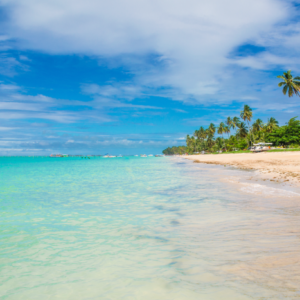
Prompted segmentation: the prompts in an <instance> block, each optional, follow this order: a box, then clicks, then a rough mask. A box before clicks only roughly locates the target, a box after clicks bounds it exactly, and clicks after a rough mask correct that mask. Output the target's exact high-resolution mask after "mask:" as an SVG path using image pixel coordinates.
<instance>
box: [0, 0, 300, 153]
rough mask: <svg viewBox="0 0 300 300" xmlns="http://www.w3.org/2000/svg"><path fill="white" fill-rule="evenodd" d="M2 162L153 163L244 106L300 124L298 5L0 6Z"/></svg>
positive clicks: (126, 1) (251, 1)
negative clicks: (44, 158)
mask: <svg viewBox="0 0 300 300" xmlns="http://www.w3.org/2000/svg"><path fill="white" fill-rule="evenodd" d="M0 25H1V26H0V155H49V154H51V153H64V154H65V153H66V154H105V153H111V154H141V153H146V154H150V153H152V154H156V153H161V151H162V150H163V149H165V148H166V147H168V146H179V145H184V144H185V137H186V135H187V134H190V135H191V134H193V132H194V131H195V129H198V128H199V127H200V126H204V127H207V126H208V125H209V124H210V123H211V122H213V123H214V124H216V125H218V124H219V123H220V122H222V121H225V119H226V118H227V117H228V116H231V117H234V116H239V114H240V111H241V109H242V107H243V105H244V104H248V105H249V106H250V107H251V108H252V109H253V115H254V119H257V118H261V119H262V120H263V121H264V122H266V121H267V119H268V118H269V117H275V118H276V119H277V120H278V121H279V122H280V124H281V125H284V124H285V123H286V122H287V121H288V120H289V119H290V118H292V117H295V116H298V115H299V117H300V98H299V97H296V96H294V97H291V98H289V97H287V96H284V95H283V94H282V91H281V89H280V88H279V87H278V86H277V84H278V82H279V80H278V79H277V78H276V76H277V75H280V74H282V73H283V72H285V71H287V70H289V69H291V70H292V74H293V75H294V76H297V75H300V55H299V54H300V53H299V52H300V50H299V49H300V1H299V0H298V1H290V0H284V1H283V0H210V1H204V0H172V1H171V0H110V1H103V0H84V1H82V0H26V1H23V0H0Z"/></svg>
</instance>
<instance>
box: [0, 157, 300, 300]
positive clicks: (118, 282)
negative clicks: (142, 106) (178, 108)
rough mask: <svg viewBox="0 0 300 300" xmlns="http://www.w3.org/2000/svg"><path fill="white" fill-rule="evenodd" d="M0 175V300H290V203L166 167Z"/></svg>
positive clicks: (82, 162)
mask: <svg viewBox="0 0 300 300" xmlns="http://www.w3.org/2000/svg"><path fill="white" fill-rule="evenodd" d="M0 166H1V169H0V208H1V211H0V226H1V227H0V298H1V299H30V300H33V299H45V300H46V299H72V300H77V299H78V300H79V299H80V300H81V299H105V300H106V299H143V300H150V299H151V300H160V299H161V300H162V299H164V300H168V299H170V300H181V299H192V300H193V299H197V300H198V299H200V300H202V299H205V300H207V299H225V300H226V299H239V300H240V299H241V300H243V299H298V298H299V297H300V293H299V290H300V288H299V283H300V273H299V269H300V268H299V254H298V252H299V246H300V243H299V230H298V228H300V227H299V225H300V224H299V219H300V218H299V215H300V212H299V209H298V203H297V201H298V200H299V197H298V195H296V196H295V194H293V193H291V194H289V193H288V192H286V191H284V190H281V189H280V188H278V187H273V191H275V193H273V194H274V196H272V197H270V196H269V195H268V196H265V194H264V193H263V192H262V191H263V190H264V188H265V189H267V188H268V187H264V186H262V185H259V186H258V185H257V184H256V185H254V184H253V185H251V184H247V183H245V184H244V185H243V186H242V187H241V186H240V185H237V184H235V183H232V182H231V183H230V182H225V181H224V180H223V179H224V178H227V177H230V176H231V178H236V177H239V178H242V176H244V175H242V174H244V173H241V172H240V173H239V172H237V171H234V170H227V171H224V170H223V169H221V168H211V167H210V166H201V165H196V164H193V163H191V162H188V161H184V160H174V159H170V158H155V157H153V158H151V157H148V158H140V157H130V158H128V157H123V158H91V159H80V158H37V157H34V158H33V157H23V158H21V157H18V158H13V157H2V158H0ZM224 172H225V173H224ZM258 188H259V189H260V196H259V197H257V189H258ZM247 189H248V190H247ZM254 190H255V191H256V193H253V191H254ZM251 191H252V192H251ZM280 192H282V193H283V194H282V195H285V196H284V198H285V202H284V204H282V203H281V199H282V196H280ZM278 195H279V196H280V197H278Z"/></svg>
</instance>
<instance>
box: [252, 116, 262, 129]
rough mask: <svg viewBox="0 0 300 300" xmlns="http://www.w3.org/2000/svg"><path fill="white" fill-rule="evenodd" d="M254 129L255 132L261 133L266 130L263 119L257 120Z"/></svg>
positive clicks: (253, 125)
mask: <svg viewBox="0 0 300 300" xmlns="http://www.w3.org/2000/svg"><path fill="white" fill-rule="evenodd" d="M252 128H253V131H254V132H259V131H261V130H263V128H264V123H263V121H262V120H261V119H257V120H256V121H255V122H254V123H253V124H252Z"/></svg>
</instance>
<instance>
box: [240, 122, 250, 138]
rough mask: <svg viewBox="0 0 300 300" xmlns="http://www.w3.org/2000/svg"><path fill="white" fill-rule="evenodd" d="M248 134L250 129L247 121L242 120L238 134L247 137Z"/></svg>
mask: <svg viewBox="0 0 300 300" xmlns="http://www.w3.org/2000/svg"><path fill="white" fill-rule="evenodd" d="M247 134H248V129H247V126H246V123H245V122H240V123H239V125H238V130H237V136H238V137H240V138H245V137H246V136H247Z"/></svg>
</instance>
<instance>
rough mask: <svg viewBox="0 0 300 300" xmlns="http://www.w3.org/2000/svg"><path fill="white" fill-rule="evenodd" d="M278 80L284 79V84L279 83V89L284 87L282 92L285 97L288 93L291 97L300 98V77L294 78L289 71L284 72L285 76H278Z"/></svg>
mask: <svg viewBox="0 0 300 300" xmlns="http://www.w3.org/2000/svg"><path fill="white" fill-rule="evenodd" d="M277 78H280V79H283V81H282V82H279V83H278V86H279V87H282V86H283V89H282V92H283V94H284V95H286V93H288V95H289V97H292V96H294V95H297V96H300V94H299V90H300V77H299V76H297V77H295V78H294V77H293V76H292V74H291V70H288V71H287V72H284V73H283V75H279V76H277Z"/></svg>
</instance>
